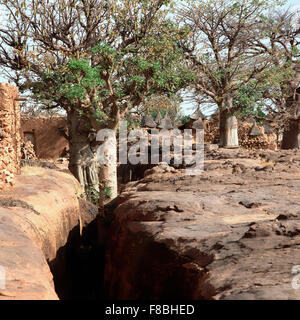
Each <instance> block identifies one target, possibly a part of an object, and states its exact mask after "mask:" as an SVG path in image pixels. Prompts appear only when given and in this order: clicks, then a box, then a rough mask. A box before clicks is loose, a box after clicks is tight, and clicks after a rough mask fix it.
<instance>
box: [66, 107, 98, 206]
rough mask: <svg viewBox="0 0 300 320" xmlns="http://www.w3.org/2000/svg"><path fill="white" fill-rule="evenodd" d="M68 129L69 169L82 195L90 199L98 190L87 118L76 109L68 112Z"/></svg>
mask: <svg viewBox="0 0 300 320" xmlns="http://www.w3.org/2000/svg"><path fill="white" fill-rule="evenodd" d="M68 130H69V144H70V161H69V170H70V171H71V172H72V174H73V175H74V176H75V177H76V178H77V180H78V181H79V182H80V185H81V187H82V191H83V193H84V195H85V196H86V197H87V198H89V200H93V199H91V196H94V197H96V193H97V192H98V164H97V161H96V158H95V154H94V152H93V150H92V147H91V142H92V140H93V138H95V136H94V137H93V136H92V135H93V133H92V131H91V130H90V129H89V128H88V120H87V119H83V118H82V117H80V115H79V114H78V113H77V112H76V111H73V110H72V111H70V112H68Z"/></svg>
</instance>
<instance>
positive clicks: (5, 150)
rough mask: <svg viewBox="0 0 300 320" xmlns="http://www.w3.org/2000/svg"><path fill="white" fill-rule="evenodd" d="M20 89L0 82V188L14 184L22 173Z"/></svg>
mask: <svg viewBox="0 0 300 320" xmlns="http://www.w3.org/2000/svg"><path fill="white" fill-rule="evenodd" d="M18 99H19V92H18V89H17V88H16V87H14V86H12V85H10V84H7V83H0V190H2V189H4V187H7V186H9V185H12V184H13V181H14V176H15V175H17V174H19V173H20V167H21V138H20V106H19V102H18Z"/></svg>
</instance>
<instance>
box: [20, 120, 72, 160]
mask: <svg viewBox="0 0 300 320" xmlns="http://www.w3.org/2000/svg"><path fill="white" fill-rule="evenodd" d="M66 131H67V119H66V117H64V116H61V117H57V116H56V117H47V118H46V117H38V118H34V117H27V116H22V118H21V131H20V132H21V137H22V140H23V141H25V142H26V140H30V141H31V142H32V144H33V145H34V151H35V154H36V156H37V158H38V159H47V160H50V159H52V160H56V159H58V158H61V157H66V155H67V152H68V150H69V143H68V140H67V139H66V138H65V137H64V136H63V132H66Z"/></svg>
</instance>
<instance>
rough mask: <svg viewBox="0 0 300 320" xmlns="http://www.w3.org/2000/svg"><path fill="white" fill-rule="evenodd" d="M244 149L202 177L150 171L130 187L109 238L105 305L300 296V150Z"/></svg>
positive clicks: (121, 199) (211, 165)
mask: <svg viewBox="0 0 300 320" xmlns="http://www.w3.org/2000/svg"><path fill="white" fill-rule="evenodd" d="M224 152H225V151H224ZM226 152H227V153H229V152H228V151H226ZM237 152H239V151H235V152H234V156H233V157H231V156H230V154H227V155H224V154H223V155H222V154H221V151H220V153H219V154H220V158H219V160H210V161H207V163H206V165H205V172H204V173H203V174H202V175H199V176H195V177H190V176H184V171H182V172H181V174H180V173H178V172H177V173H168V172H166V173H161V172H160V173H159V174H158V173H157V174H156V173H155V172H156V171H157V170H153V174H152V175H149V176H148V175H147V176H146V177H145V178H144V179H143V180H141V181H139V182H131V183H129V184H128V185H127V187H126V189H125V191H124V192H123V194H122V195H121V196H120V197H119V203H120V204H119V206H118V208H117V209H116V211H115V216H114V219H113V222H112V225H111V229H110V233H109V236H108V239H109V246H108V248H107V254H106V267H105V296H106V297H107V298H108V299H120V300H124V299H196V300H201V299H205V300H209V299H213V300H218V299H230V300H234V299H258V300H263V299H300V290H295V289H293V287H292V281H293V279H294V280H295V278H294V277H295V276H296V275H295V274H292V269H293V268H294V267H295V266H297V265H300V249H299V248H300V247H299V245H300V195H299V190H300V159H299V152H298V153H297V152H293V153H280V152H277V153H272V156H271V155H270V154H269V153H268V156H270V157H269V158H272V161H271V160H266V159H267V156H266V155H265V156H263V155H258V156H257V158H254V159H256V160H255V161H254V160H253V161H249V159H246V158H244V157H241V158H240V159H239V158H238V157H236V153H237ZM232 154H233V153H232ZM291 155H292V158H291ZM280 159H281V160H282V162H281V161H280ZM268 165H269V166H270V167H271V169H270V170H269V169H268V168H266V167H267V166H268ZM237 168H239V170H237Z"/></svg>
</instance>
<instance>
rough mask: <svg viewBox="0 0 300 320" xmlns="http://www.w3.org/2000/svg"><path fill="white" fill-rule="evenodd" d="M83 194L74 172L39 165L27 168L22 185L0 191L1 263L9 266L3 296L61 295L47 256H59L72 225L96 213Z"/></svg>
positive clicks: (19, 180)
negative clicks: (87, 204)
mask: <svg viewBox="0 0 300 320" xmlns="http://www.w3.org/2000/svg"><path fill="white" fill-rule="evenodd" d="M80 194H81V190H80V186H79V183H78V182H77V180H76V179H75V178H74V177H73V176H72V175H71V174H68V173H64V172H59V171H56V170H50V169H42V168H34V167H28V168H25V169H23V172H22V175H21V176H18V177H17V179H16V185H15V186H14V187H13V188H11V189H9V190H6V191H4V192H2V193H0V266H1V267H2V269H3V268H5V270H6V287H5V288H0V299H4V300H7V299H17V300H19V299H26V300H48V299H58V297H57V295H56V293H55V290H54V284H53V277H52V274H51V272H50V269H49V266H48V263H47V261H48V262H49V261H52V260H53V259H55V257H56V253H57V251H58V249H59V248H60V247H63V246H64V245H65V244H66V243H67V241H68V237H69V234H70V231H71V230H73V229H74V228H75V227H76V226H78V225H81V227H82V226H84V225H85V224H87V223H89V222H91V221H92V220H93V219H94V218H95V216H94V214H93V213H92V212H90V211H89V210H88V207H85V208H84V206H82V205H81V200H80ZM0 276H1V275H0Z"/></svg>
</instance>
